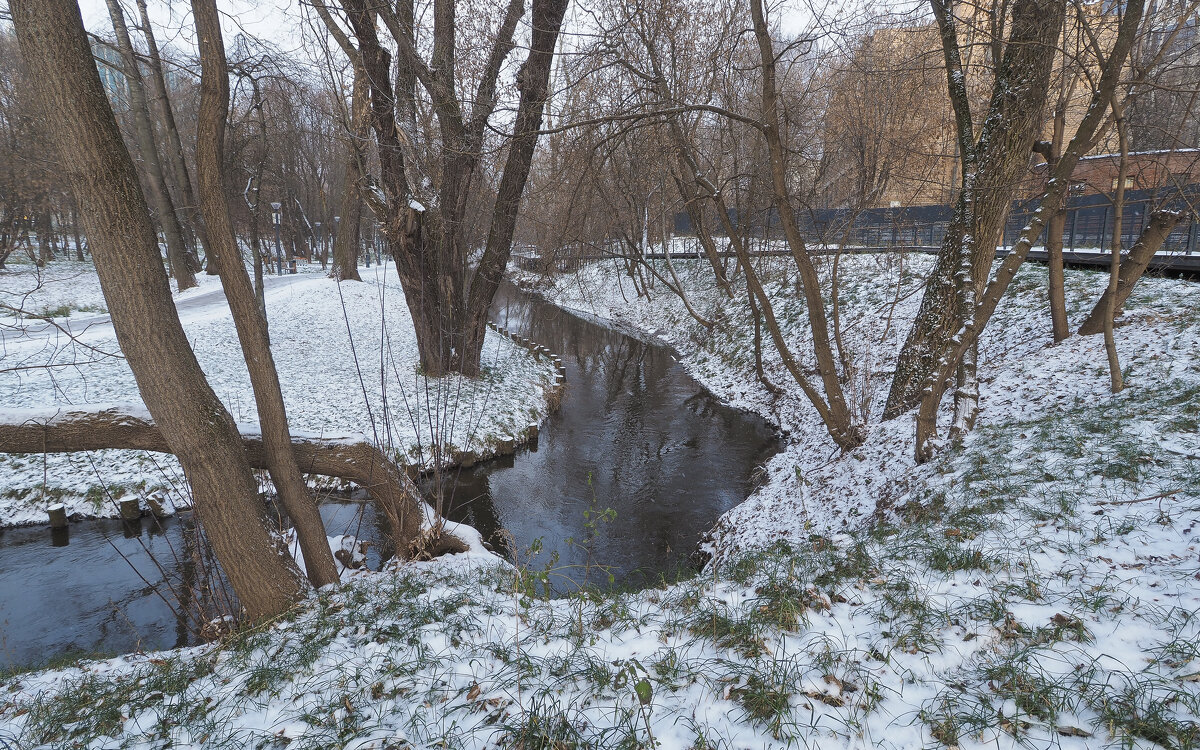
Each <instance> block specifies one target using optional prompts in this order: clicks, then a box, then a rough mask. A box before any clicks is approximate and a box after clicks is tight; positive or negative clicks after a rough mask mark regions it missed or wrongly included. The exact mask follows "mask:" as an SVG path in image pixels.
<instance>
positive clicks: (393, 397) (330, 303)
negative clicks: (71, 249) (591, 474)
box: [0, 268, 554, 525]
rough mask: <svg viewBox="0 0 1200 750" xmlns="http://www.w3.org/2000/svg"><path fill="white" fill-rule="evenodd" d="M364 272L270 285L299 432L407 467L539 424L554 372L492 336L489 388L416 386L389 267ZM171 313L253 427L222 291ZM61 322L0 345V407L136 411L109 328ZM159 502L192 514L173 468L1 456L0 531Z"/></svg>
mask: <svg viewBox="0 0 1200 750" xmlns="http://www.w3.org/2000/svg"><path fill="white" fill-rule="evenodd" d="M376 271H378V272H377V273H376ZM362 272H363V276H364V278H365V279H366V282H365V283H362V284H356V283H343V284H341V285H339V284H337V283H336V282H334V281H332V280H330V279H327V278H325V277H324V276H323V275H321V274H320V273H312V274H308V275H299V276H283V277H279V278H270V279H268V283H267V312H268V318H269V325H270V332H271V345H272V353H273V354H274V357H275V362H276V366H277V368H278V370H279V373H280V379H281V381H282V387H283V394H284V401H285V403H286V405H287V409H288V416H289V420H290V423H291V426H292V429H293V430H296V431H298V432H306V433H314V434H319V435H324V436H341V435H365V436H366V437H367V438H368V439H370V440H373V441H375V442H377V443H379V444H381V445H384V446H387V447H390V448H392V449H393V450H395V451H396V452H397V453H398V454H399V455H400V456H401V457H402V458H403V459H404V460H406V461H422V462H423V461H427V460H428V459H429V455H430V451H429V446H430V445H431V444H433V443H434V442H435V441H436V442H438V443H441V444H448V445H451V446H454V448H456V449H466V448H474V449H479V448H480V447H481V446H484V445H487V444H489V443H494V442H495V441H496V440H498V439H500V438H502V437H506V436H508V435H512V434H515V433H517V432H518V431H520V430H523V429H524V428H525V427H526V426H527V425H528V424H530V423H531V422H536V421H538V419H540V417H541V416H542V415H543V414H544V413H545V410H546V405H545V399H544V396H543V393H544V388H545V387H546V386H548V385H549V384H550V383H551V382H552V379H553V374H554V373H553V369H552V368H551V366H550V365H549V364H548V363H538V362H536V361H535V360H534V359H533V357H532V356H530V355H529V354H528V352H526V351H525V350H523V349H520V348H519V347H517V346H515V345H514V344H513V343H512V342H510V341H509V340H507V339H504V338H502V337H500V336H498V335H495V334H494V333H492V332H490V331H489V333H488V338H487V341H486V344H485V351H484V368H485V375H484V377H483V378H481V379H479V380H470V379H465V378H454V377H451V378H441V379H432V380H430V379H426V378H424V377H423V376H421V375H420V374H419V373H418V368H417V362H418V359H419V358H418V355H417V349H416V340H415V338H414V335H413V332H412V324H411V322H410V318H409V314H408V309H407V307H406V305H405V304H404V298H403V295H402V293H401V290H400V287H399V282H398V280H397V279H396V276H395V272H394V270H392V269H390V268H388V269H362ZM80 278H82V279H83V280H84V281H88V279H89V278H90V281H89V282H88V283H94V279H95V275H94V272H93V273H92V274H91V276H90V277H87V276H82V275H81V276H79V277H76V276H68V277H64V281H63V282H62V283H71V284H75V283H77V282H78V280H79V279H80ZM8 282H9V280H7V279H6V283H8ZM210 285H211V282H210ZM12 286H16V284H15V283H10V288H11V287H12ZM84 286H86V284H85V285H84ZM58 298H59V299H61V298H62V296H60V297H58ZM176 305H177V307H178V309H179V312H180V317H181V320H182V321H183V324H184V328H185V330H186V332H187V334H188V337H189V339H190V340H191V342H192V346H193V349H194V350H195V352H196V356H197V358H198V359H199V360H200V364H201V366H202V367H203V368H204V371H205V373H206V375H207V376H208V379H209V382H210V383H211V384H212V385H213V388H214V389H215V390H216V391H217V394H218V395H219V396H220V397H221V399H222V400H223V401H224V402H225V404H226V406H227V407H228V408H229V410H230V412H231V413H232V414H233V416H234V419H236V420H238V421H239V422H256V421H257V415H256V412H255V407H254V397H253V392H252V390H251V388H250V382H249V376H248V375H247V372H246V368H245V364H244V361H243V359H242V354H241V350H240V347H239V345H238V341H237V336H236V333H235V331H234V327H233V321H232V318H231V317H230V316H229V312H228V307H227V306H226V304H225V300H224V296H223V295H222V294H221V293H220V290H219V285H218V286H217V287H216V288H207V287H202V288H201V289H200V290H188V291H187V292H185V293H183V294H181V295H178V296H177V301H176ZM65 324H66V325H70V327H71V330H72V331H73V332H79V333H77V334H76V335H75V337H74V338H71V337H68V336H67V335H66V334H65V333H63V332H62V331H61V330H59V329H56V328H53V327H51V328H42V329H38V330H37V331H36V332H35V333H32V334H28V335H20V336H12V337H9V338H6V339H5V340H3V342H0V345H2V346H3V349H2V350H0V351H2V356H3V360H2V361H3V364H0V408H3V407H5V406H7V407H37V408H45V407H48V406H51V405H53V404H64V405H66V404H70V405H72V406H79V405H83V404H96V403H126V402H133V403H138V402H139V399H138V392H137V388H136V384H135V383H134V380H133V375H132V373H131V372H130V371H129V368H128V367H127V366H126V365H125V363H124V361H123V360H122V359H121V358H120V357H119V356H114V355H119V348H118V347H117V345H116V341H115V338H114V336H113V333H112V327H111V325H109V324H108V323H107V322H106V318H105V317H102V316H101V317H96V316H93V317H91V318H87V319H85V320H83V321H82V323H80V322H79V321H78V320H72V321H69V322H65ZM31 330H32V328H31ZM47 365H49V367H47ZM154 491H164V492H166V493H168V495H170V497H171V498H172V501H173V502H174V503H175V504H176V505H184V504H186V498H185V497H184V494H183V483H182V481H181V479H180V471H179V466H178V463H177V462H176V461H175V460H174V459H173V458H172V457H170V456H163V455H156V454H143V453H135V452H123V451H105V452H97V453H94V454H68V455H51V456H42V455H24V456H21V455H10V454H0V524H2V525H14V524H22V523H40V522H44V520H45V506H46V505H47V504H50V503H54V502H63V503H65V504H66V505H67V507H68V512H69V513H71V514H79V515H86V516H92V515H115V513H116V509H115V503H114V502H113V500H115V499H118V498H119V497H121V496H124V495H128V494H131V493H133V494H148V493H150V492H154Z"/></svg>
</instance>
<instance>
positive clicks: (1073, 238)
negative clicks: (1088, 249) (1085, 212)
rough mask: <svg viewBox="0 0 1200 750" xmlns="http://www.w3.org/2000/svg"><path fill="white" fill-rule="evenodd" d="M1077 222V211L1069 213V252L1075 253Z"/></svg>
mask: <svg viewBox="0 0 1200 750" xmlns="http://www.w3.org/2000/svg"><path fill="white" fill-rule="evenodd" d="M1077 221H1079V209H1075V210H1074V211H1072V212H1071V252H1075V222H1077Z"/></svg>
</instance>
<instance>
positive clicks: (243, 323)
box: [192, 0, 338, 588]
mask: <svg viewBox="0 0 1200 750" xmlns="http://www.w3.org/2000/svg"><path fill="white" fill-rule="evenodd" d="M192 16H193V17H194V18H195V22H196V35H197V36H198V37H199V48H200V110H199V113H198V115H197V123H196V168H197V169H196V171H197V176H198V179H199V189H200V204H201V209H202V210H203V212H204V223H205V225H206V226H207V227H208V229H209V237H208V239H209V251H210V252H211V254H212V255H211V258H210V260H211V261H214V262H215V263H216V265H217V271H218V273H219V274H220V276H221V286H223V287H224V288H225V298H226V299H227V300H228V301H229V310H230V312H231V313H232V314H233V323H234V326H235V328H236V329H237V333H238V340H239V341H240V342H241V345H242V355H243V357H244V358H245V360H246V368H247V369H248V370H249V372H250V384H251V386H252V387H253V389H254V401H255V405H256V406H257V408H258V419H259V422H260V424H261V425H262V434H263V446H264V447H265V448H266V453H267V467H268V469H269V471H270V474H271V481H272V482H273V483H274V485H275V489H276V491H277V492H278V493H279V499H280V500H281V501H282V503H283V507H284V509H285V510H287V514H288V516H289V517H291V519H292V523H293V524H295V527H296V537H297V538H298V539H299V541H300V550H301V552H303V553H304V563H305V568H306V570H307V571H308V577H309V580H310V581H312V584H313V585H314V586H316V587H318V588H320V587H321V586H325V585H327V584H330V583H337V581H338V572H337V565H336V564H335V563H334V561H333V553H332V552H330V550H329V543H328V541H327V540H326V537H325V524H324V522H322V520H321V511H320V509H318V508H317V503H316V501H315V500H314V499H313V497H312V495H310V494H309V492H308V487H307V486H306V485H305V483H304V477H303V476H302V475H301V473H300V467H299V466H297V465H296V458H295V456H294V455H293V454H292V437H291V433H290V431H289V429H288V422H287V410H286V409H285V407H284V404H283V391H282V390H281V389H280V387H279V373H278V372H277V371H276V369H275V360H274V358H273V357H272V356H271V341H270V339H269V338H268V337H267V321H266V318H264V317H263V315H262V311H261V310H260V309H259V306H258V302H257V301H256V300H255V296H254V288H253V287H252V286H251V284H250V278H249V277H248V276H247V275H246V266H245V264H244V263H243V262H242V257H241V254H240V253H239V252H238V247H237V240H236V238H235V237H234V234H233V223H232V222H231V221H230V218H229V206H228V205H227V204H226V203H225V191H224V189H223V187H224V180H223V177H222V166H223V152H224V139H225V118H226V117H227V113H228V111H229V74H228V72H227V65H226V62H225V46H224V42H223V41H222V39H221V19H220V15H219V14H218V13H217V4H216V0H192Z"/></svg>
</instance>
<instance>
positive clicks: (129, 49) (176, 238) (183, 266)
mask: <svg viewBox="0 0 1200 750" xmlns="http://www.w3.org/2000/svg"><path fill="white" fill-rule="evenodd" d="M105 2H106V3H107V4H108V14H109V16H111V17H112V25H113V31H114V32H116V35H117V47H118V48H119V49H120V50H121V58H122V60H123V61H124V68H125V70H124V72H125V80H126V82H127V83H128V85H129V105H130V115H131V116H132V117H133V124H134V132H136V133H137V144H138V151H139V152H140V153H139V155H140V156H141V157H142V161H143V162H145V165H146V175H147V182H148V183H149V188H150V195H151V197H152V198H153V200H154V205H155V207H156V208H157V209H158V222H159V224H161V225H162V229H163V235H164V237H165V238H166V241H167V258H168V260H170V262H171V273H172V274H174V276H175V285H176V287H178V289H179V290H180V291H182V290H184V289H190V288H191V287H194V286H196V276H195V273H194V271H193V269H192V265H191V258H190V256H189V253H188V251H187V247H186V246H185V245H184V242H183V230H182V229H181V228H180V226H179V217H178V216H176V214H175V206H174V204H173V203H172V201H171V193H170V192H169V191H168V190H167V182H166V179H165V178H164V177H163V169H162V162H161V161H160V160H159V158H158V146H157V145H156V144H155V139H154V128H153V126H152V125H151V124H150V110H149V107H148V105H147V103H146V89H145V88H144V87H143V85H142V72H141V70H140V68H139V67H138V62H137V55H136V54H135V53H134V50H133V42H132V41H130V39H129V28H128V27H127V26H126V25H125V13H124V11H122V10H121V3H120V0H105Z"/></svg>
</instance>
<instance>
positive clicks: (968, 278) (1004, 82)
mask: <svg viewBox="0 0 1200 750" xmlns="http://www.w3.org/2000/svg"><path fill="white" fill-rule="evenodd" d="M1012 8H1013V9H1012V23H1011V31H1010V32H1009V38H1008V42H1007V44H1006V45H1005V49H1004V57H1003V60H1002V61H1001V62H1000V64H999V66H998V67H997V68H996V73H995V78H996V80H995V85H994V86H993V91H992V97H991V102H990V104H989V106H988V112H987V117H986V119H985V121H984V125H983V129H982V131H981V133H980V135H979V139H978V142H977V143H975V142H965V143H964V141H965V140H968V139H967V138H964V137H963V136H962V135H960V139H959V140H960V150H962V151H963V152H965V153H966V154H968V155H969V156H970V157H972V158H973V160H974V164H973V165H971V164H970V162H969V161H968V160H966V159H965V158H964V161H968V166H967V168H965V169H964V174H965V175H966V179H965V180H964V185H963V191H962V193H961V194H960V196H959V198H958V201H957V202H956V205H955V210H954V215H953V217H952V219H951V222H950V226H949V227H948V228H947V231H946V238H945V240H944V241H943V243H942V249H941V251H940V252H939V253H938V259H937V263H936V264H935V266H934V268H933V271H932V272H931V273H930V275H929V277H928V279H927V281H926V286H925V294H924V297H923V298H922V299H921V307H920V309H919V311H918V313H917V318H916V320H915V321H914V322H913V325H912V328H911V329H910V330H909V333H908V337H907V339H906V340H905V342H904V347H903V349H901V351H900V356H899V358H898V359H897V362H896V372H895V375H894V376H893V378H892V386H891V390H890V391H889V393H888V399H887V404H886V405H885V407H884V419H891V418H893V417H896V416H898V415H900V414H901V413H903V412H905V411H907V410H909V409H911V408H912V407H913V406H915V405H916V404H917V403H918V402H919V401H920V400H921V394H922V392H923V391H924V390H926V387H927V385H928V381H929V378H930V376H931V375H932V374H933V373H934V372H935V371H936V370H937V369H938V367H939V366H940V365H941V364H942V362H943V360H944V358H945V357H946V355H947V353H948V351H949V350H950V349H951V348H952V346H953V343H954V339H955V337H956V336H957V335H958V333H959V331H960V330H961V329H962V327H963V325H964V322H965V321H966V319H967V317H968V316H969V315H970V314H971V312H970V311H971V309H972V308H973V307H974V305H975V304H976V301H977V300H978V299H979V296H980V295H981V294H982V293H983V288H984V285H985V284H986V283H987V280H988V278H989V276H990V275H991V269H992V261H993V260H994V259H995V257H996V246H997V245H998V244H999V242H1000V240H1001V238H1002V236H1003V232H1004V223H1005V220H1006V219H1007V217H1008V208H1009V205H1010V204H1011V202H1012V199H1013V196H1014V195H1015V194H1016V191H1017V188H1018V185H1019V183H1020V181H1021V178H1022V177H1023V175H1024V173H1025V171H1026V169H1027V168H1028V166H1029V159H1030V154H1031V153H1032V149H1033V143H1034V139H1035V137H1036V136H1037V133H1038V129H1039V128H1040V127H1041V125H1042V111H1043V108H1044V107H1045V103H1046V98H1047V94H1048V91H1049V85H1050V73H1051V69H1052V67H1053V64H1054V58H1055V50H1056V49H1057V43H1058V35H1059V31H1060V30H1061V29H1062V25H1063V19H1064V17H1065V12H1066V6H1065V4H1064V3H1063V2H1061V0H1017V1H1016V2H1014V3H1013V6H1012ZM944 35H945V32H944ZM953 43H954V42H953V41H944V44H953ZM955 53H957V50H955ZM958 72H959V74H960V75H961V71H958ZM954 85H955V84H954V82H951V84H950V86H951V91H952V92H953V91H954ZM963 91H965V89H963ZM966 106H967V105H966V103H965V102H964V103H963V104H962V107H963V108H964V109H965V107H966ZM968 122H969V121H968ZM960 127H961V125H960ZM966 127H967V128H969V127H970V126H969V125H967V126H966ZM968 132H969V131H968ZM955 369H957V365H956V368H955Z"/></svg>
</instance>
